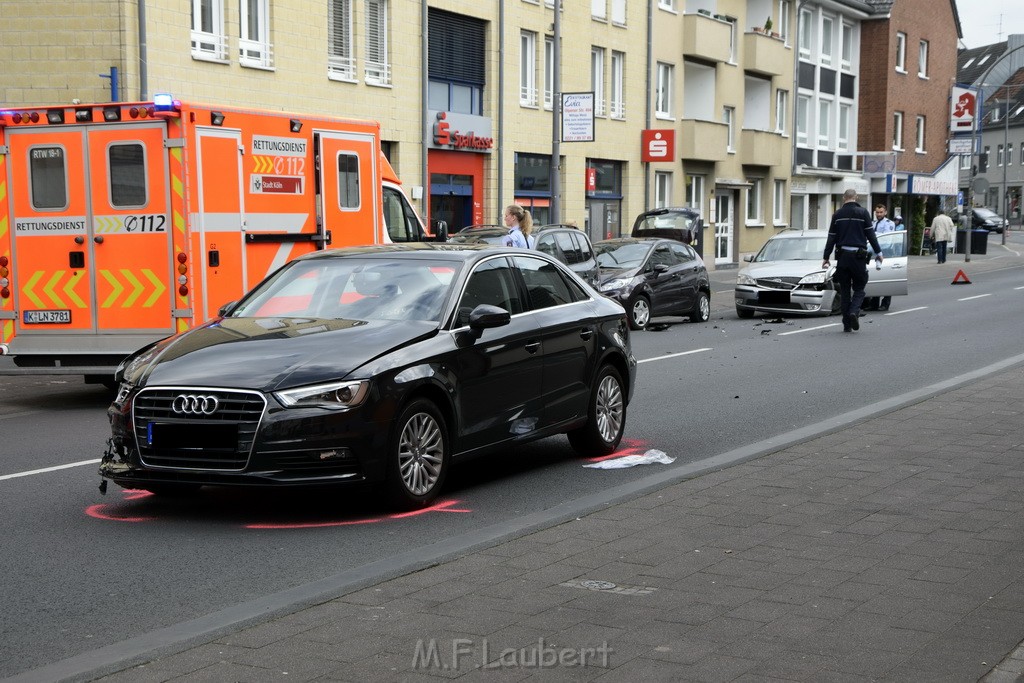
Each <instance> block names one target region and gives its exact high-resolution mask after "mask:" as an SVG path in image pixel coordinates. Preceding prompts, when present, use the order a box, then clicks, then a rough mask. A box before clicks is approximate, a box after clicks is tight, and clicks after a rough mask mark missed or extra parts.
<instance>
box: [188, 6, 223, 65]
mask: <svg viewBox="0 0 1024 683" xmlns="http://www.w3.org/2000/svg"><path fill="white" fill-rule="evenodd" d="M192 56H193V57H195V58H196V59H205V60H211V61H224V60H226V59H227V58H228V37H227V36H226V35H224V0H192Z"/></svg>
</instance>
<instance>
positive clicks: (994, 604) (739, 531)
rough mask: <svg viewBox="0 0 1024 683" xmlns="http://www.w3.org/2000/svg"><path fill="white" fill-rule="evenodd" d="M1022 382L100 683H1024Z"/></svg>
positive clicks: (604, 513)
mask: <svg viewBox="0 0 1024 683" xmlns="http://www.w3.org/2000/svg"><path fill="white" fill-rule="evenodd" d="M1022 406H1024V366H1022V365H1016V366H1013V367H1010V368H1009V369H1006V370H1003V371H1001V372H999V373H997V374H995V375H992V376H989V377H987V378H983V379H980V380H976V381H973V382H971V383H969V384H967V385H964V386H962V387H960V388H956V389H953V390H950V391H947V392H945V393H941V394H939V395H936V396H934V397H932V398H929V399H926V400H924V401H921V402H919V403H917V404H914V405H911V406H909V407H905V408H902V409H899V410H895V411H893V412H891V413H889V414H887V415H885V416H882V417H877V418H873V419H869V420H866V421H864V422H862V423H860V424H858V425H856V426H853V427H850V428H845V429H842V430H839V431H836V432H833V433H831V434H828V435H825V436H821V437H818V438H814V439H812V440H809V441H806V442H803V443H801V444H799V445H796V446H793V447H789V448H785V449H784V450H781V451H778V452H775V453H773V454H771V455H768V456H765V457H762V458H759V459H756V460H752V461H749V462H747V463H745V464H741V465H737V466H733V467H729V468H728V469H725V470H721V471H717V472H713V473H710V474H705V475H703V476H698V477H695V478H693V479H689V480H686V481H682V482H679V483H675V484H672V485H669V486H666V487H664V488H662V489H660V490H657V491H655V492H653V493H649V494H646V495H641V496H639V497H636V498H633V499H630V500H626V501H625V502H620V503H618V504H614V505H609V506H607V507H605V508H603V509H601V510H599V511H597V512H594V513H592V514H589V515H586V516H583V517H581V518H579V519H576V520H574V521H569V522H566V523H564V524H560V525H557V526H554V527H551V528H548V529H545V530H542V531H537V532H534V533H529V534H527V535H524V536H522V537H519V538H516V539H514V540H510V541H508V542H503V543H500V544H498V545H495V546H493V547H489V548H486V549H484V550H480V551H477V552H473V553H470V554H468V555H465V556H462V557H459V558H458V559H455V560H453V561H450V562H446V563H442V564H439V565H437V566H434V567H431V568H429V569H426V570H423V571H418V572H415V573H412V574H409V575H406V576H402V577H400V578H397V579H394V580H389V581H385V582H382V583H380V584H377V585H374V586H371V587H368V588H365V589H362V590H359V591H356V592H353V593H350V594H348V595H345V596H343V597H339V598H337V599H333V600H330V601H328V602H325V603H323V604H319V605H316V606H313V607H310V608H306V609H302V610H300V611H297V612H294V613H292V614H289V615H286V616H281V617H277V618H273V619H270V620H268V621H265V622H264V623H260V624H258V625H255V626H252V627H250V628H245V629H242V630H238V631H235V632H232V633H230V634H228V635H224V636H221V637H219V638H217V639H216V640H213V641H212V642H207V643H205V644H199V645H195V646H193V647H190V648H189V649H187V650H185V651H182V652H179V653H177V654H171V655H167V656H164V657H161V658H158V659H156V660H155V661H151V662H148V663H146V664H143V665H140V666H135V667H132V668H130V669H127V670H124V671H121V672H119V673H116V674H113V675H110V676H108V677H106V678H102V679H100V680H103V681H108V682H111V683H113V682H115V681H130V682H132V683H138V682H140V681H167V680H173V681H193V682H198V681H272V680H274V681H277V680H289V681H311V680H316V681H359V682H364V681H436V680H442V679H458V680H462V681H476V680H487V681H505V680H508V681H519V680H537V679H543V680H569V681H592V680H599V681H629V682H630V683H635V682H637V681H644V682H646V681H874V680H882V681H915V682H916V681H977V680H979V679H983V678H984V680H986V681H1013V680H1022V676H1021V672H1022V671H1024V654H1022V651H1021V649H1018V644H1019V643H1020V642H1021V640H1022V639H1024V515H1022V514H1021V512H1022V510H1024V409H1022Z"/></svg>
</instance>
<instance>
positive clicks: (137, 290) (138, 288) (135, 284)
mask: <svg viewBox="0 0 1024 683" xmlns="http://www.w3.org/2000/svg"><path fill="white" fill-rule="evenodd" d="M121 275H122V276H123V277H124V279H125V280H127V281H128V282H130V283H131V285H132V293H131V294H129V295H128V298H127V299H125V300H124V303H123V304H121V308H129V307H130V306H131V305H132V304H134V303H135V300H136V299H138V298H139V295H140V294H142V289H143V287H142V283H141V282H139V278H137V277H135V274H134V273H132V271H130V270H127V269H126V268H122V269H121Z"/></svg>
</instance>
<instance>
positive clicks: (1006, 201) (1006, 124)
mask: <svg viewBox="0 0 1024 683" xmlns="http://www.w3.org/2000/svg"><path fill="white" fill-rule="evenodd" d="M1003 88H1004V89H1005V90H1006V109H1004V110H1003V235H1002V237H1003V239H1002V240H1001V242H1000V243H1001V244H1006V233H1007V232H1009V231H1010V188H1009V187H1007V185H1006V168H1007V166H1009V165H1010V146H1009V145H1010V84H1009V83H1005V84H1003Z"/></svg>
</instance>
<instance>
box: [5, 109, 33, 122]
mask: <svg viewBox="0 0 1024 683" xmlns="http://www.w3.org/2000/svg"><path fill="white" fill-rule="evenodd" d="M11 122H12V123H39V112H37V111H27V112H20V111H16V112H14V113H13V114H11Z"/></svg>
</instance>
